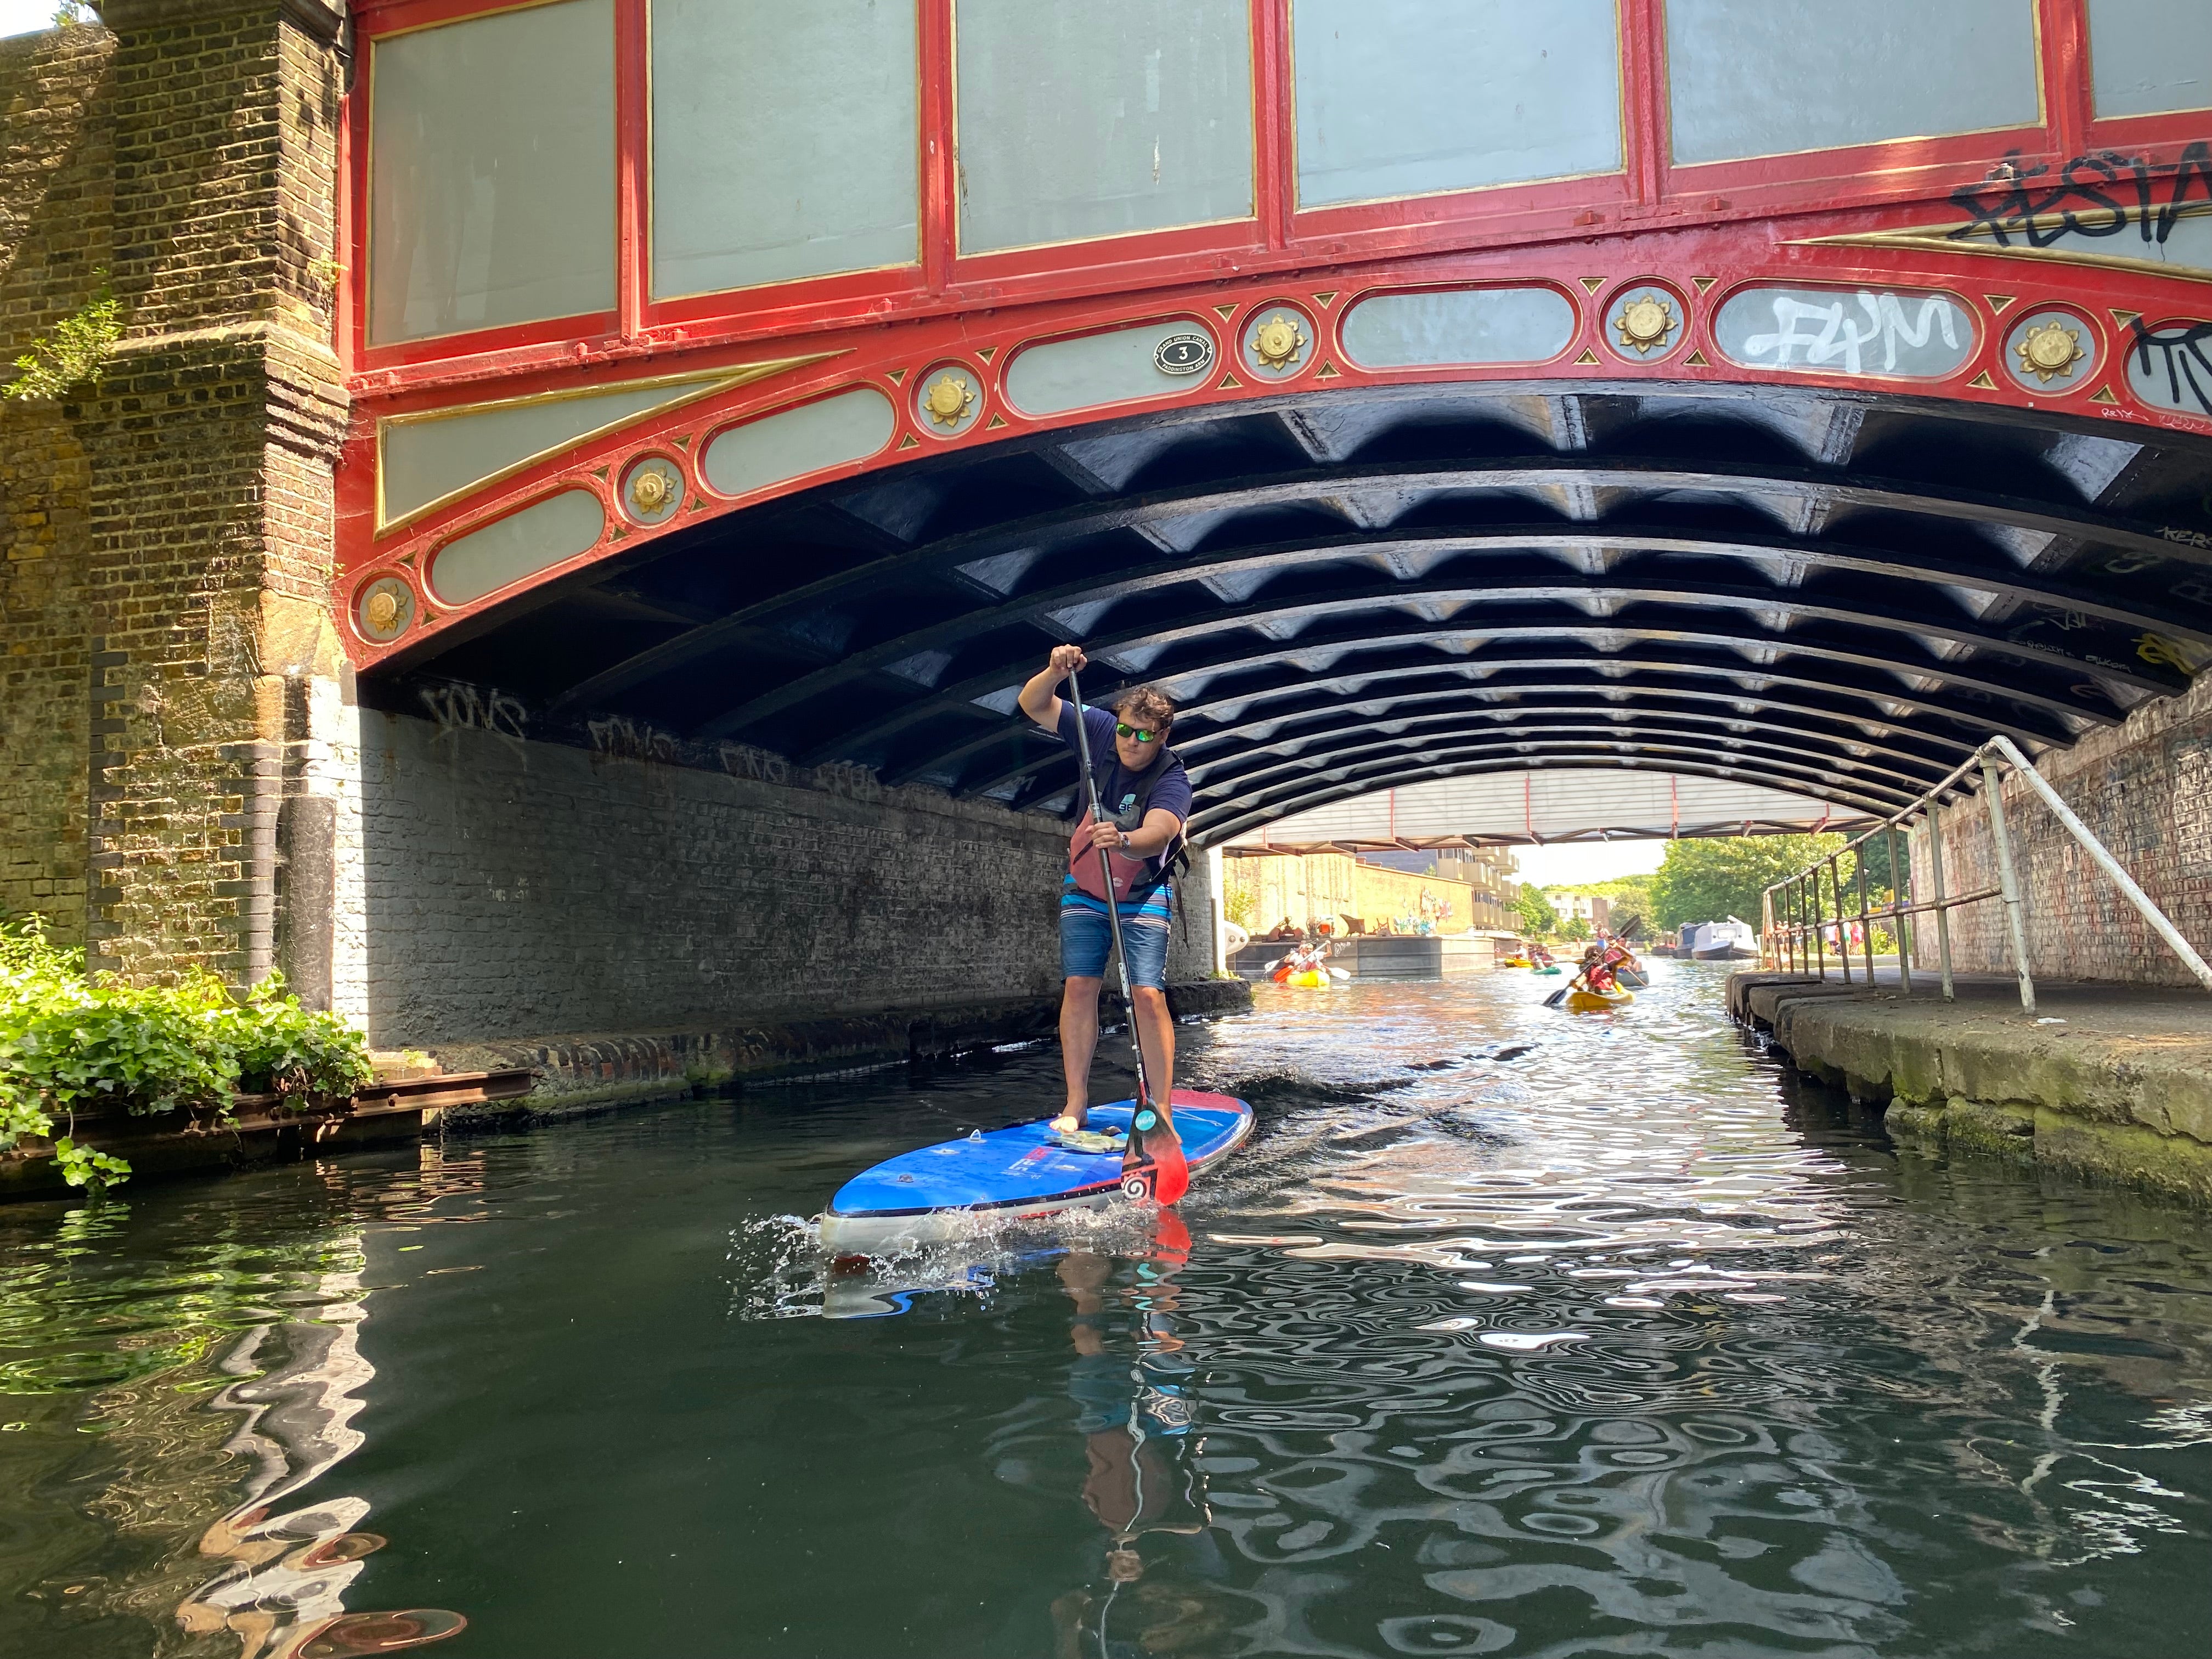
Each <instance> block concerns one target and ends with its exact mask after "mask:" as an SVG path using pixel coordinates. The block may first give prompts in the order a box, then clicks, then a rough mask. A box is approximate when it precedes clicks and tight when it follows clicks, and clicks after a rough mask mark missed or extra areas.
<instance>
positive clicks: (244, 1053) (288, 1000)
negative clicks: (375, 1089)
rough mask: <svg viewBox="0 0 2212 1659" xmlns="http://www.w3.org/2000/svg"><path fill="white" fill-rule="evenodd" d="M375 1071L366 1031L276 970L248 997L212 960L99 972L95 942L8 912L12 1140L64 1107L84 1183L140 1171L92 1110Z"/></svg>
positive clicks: (342, 1081) (76, 1175) (134, 1108)
mask: <svg viewBox="0 0 2212 1659" xmlns="http://www.w3.org/2000/svg"><path fill="white" fill-rule="evenodd" d="M370 1075H371V1073H370V1069H369V1063H368V1045H367V1043H366V1042H365V1041H364V1039H363V1038H362V1034H361V1033H360V1032H358V1031H356V1030H354V1029H353V1028H352V1027H351V1026H349V1025H348V1024H346V1023H345V1021H343V1019H341V1018H338V1017H337V1015H335V1014H327V1013H318V1012H314V1011H313V1010H311V1009H307V1008H302V1007H301V1006H300V1000H299V999H298V998H297V997H295V996H293V995H290V994H288V993H287V992H286V991H285V989H284V986H283V980H282V979H281V978H280V977H278V976H276V975H270V978H268V979H267V980H264V981H262V982H261V983H260V984H259V985H257V986H255V987H253V989H252V990H251V991H249V992H247V993H246V994H245V996H243V997H242V998H240V997H234V996H233V995H232V994H230V993H229V992H228V990H227V989H226V988H225V987H224V986H223V985H222V981H219V980H217V979H216V978H215V977H214V976H213V975H210V974H208V973H205V972H199V973H195V974H192V975H187V976H186V977H185V980H184V981H183V982H182V983H180V984H178V985H174V986H131V985H125V984H122V983H120V982H118V981H115V980H114V979H113V978H112V977H111V976H109V975H88V974H87V973H86V971H85V963H84V954H83V952H82V951H73V950H68V949H64V948H63V947H61V946H59V945H55V944H54V943H53V942H52V940H51V939H48V938H47V936H46V929H45V926H44V924H43V922H42V921H40V919H39V918H38V917H36V916H31V917H27V918H23V919H21V920H19V921H0V1147H4V1146H14V1145H15V1143H16V1142H17V1141H18V1140H20V1139H22V1138H23V1137H25V1136H27V1135H30V1136H46V1135H50V1134H52V1133H53V1131H54V1126H55V1121H56V1120H57V1118H60V1119H63V1120H65V1121H67V1123H68V1130H67V1132H66V1133H64V1134H63V1135H61V1136H60V1137H58V1139H56V1141H55V1155H56V1158H57V1160H58V1163H59V1164H60V1166H61V1169H62V1172H63V1174H64V1177H65V1178H66V1179H67V1180H68V1181H69V1182H70V1184H71V1185H72V1186H79V1187H85V1188H89V1189H90V1190H93V1191H94V1192H97V1191H99V1190H100V1188H104V1187H108V1186H112V1185H114V1184H115V1183H116V1182H119V1181H122V1180H124V1179H125V1178H126V1177H127V1176H129V1174H130V1165H129V1164H128V1163H126V1162H125V1160H123V1159H122V1158H117V1157H114V1156H113V1155H112V1154H110V1153H106V1152H98V1151H95V1150H94V1149H93V1148H91V1147H89V1146H86V1145H85V1144H84V1143H83V1142H82V1140H81V1139H78V1137H77V1134H76V1115H77V1114H78V1113H80V1112H82V1111H86V1110H89V1109H94V1108H100V1107H112V1106H118V1105H119V1106H121V1107H122V1108H123V1109H125V1111H127V1112H131V1113H134V1114H142V1115H143V1114H149V1113H155V1112H164V1111H169V1110H173V1109H176V1108H179V1107H201V1108H205V1107H210V1106H211V1107H214V1108H216V1109H218V1110H219V1111H222V1112H224V1113H226V1114H227V1113H228V1110H229V1108H230V1103H231V1099H232V1097H233V1095H234V1094H235V1093H236V1092H238V1091H241V1090H243V1091H246V1092H250V1093H254V1094H277V1095H282V1096H283V1097H286V1101H287V1103H289V1104H291V1105H294V1106H300V1105H304V1104H306V1103H308V1102H310V1101H313V1100H314V1099H317V1098H323V1097H330V1096H333V1095H344V1094H350V1093H352V1092H353V1091H355V1090H356V1089H358V1088H360V1087H362V1085H364V1084H366V1083H368V1081H369V1079H370Z"/></svg>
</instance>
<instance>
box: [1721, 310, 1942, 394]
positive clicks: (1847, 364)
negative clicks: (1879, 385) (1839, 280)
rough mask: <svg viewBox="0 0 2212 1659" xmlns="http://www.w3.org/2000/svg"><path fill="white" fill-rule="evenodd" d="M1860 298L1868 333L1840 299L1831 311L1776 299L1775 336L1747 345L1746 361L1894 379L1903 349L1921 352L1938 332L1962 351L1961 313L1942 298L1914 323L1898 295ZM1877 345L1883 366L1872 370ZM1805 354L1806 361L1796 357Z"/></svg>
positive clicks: (1751, 340)
mask: <svg viewBox="0 0 2212 1659" xmlns="http://www.w3.org/2000/svg"><path fill="white" fill-rule="evenodd" d="M1854 297H1855V298H1856V299H1857V301H1858V308H1859V310H1860V311H1861V312H1862V313H1864V315H1865V326H1864V327H1860V326H1859V325H1858V324H1857V321H1855V320H1854V319H1852V317H1851V316H1850V310H1849V306H1850V301H1847V300H1846V299H1845V298H1844V296H1842V295H1838V296H1837V297H1836V298H1835V299H1834V300H1832V301H1830V302H1829V303H1828V304H1826V305H1814V304H1810V303H1808V301H1804V300H1802V299H1799V298H1797V297H1796V295H1789V294H1778V295H1775V296H1774V332H1773V333H1771V334H1753V335H1752V336H1751V337H1748V338H1747V339H1746V340H1745V341H1744V343H1743V355H1744V358H1745V360H1746V361H1747V362H1756V363H1759V364H1760V365H1761V366H1762V367H1771V368H1789V367H1790V365H1791V364H1792V363H1793V362H1802V364H1803V365H1804V366H1805V367H1806V368H1829V367H1832V366H1835V365H1838V364H1840V365H1841V367H1842V369H1843V372H1844V374H1896V373H1897V363H1898V348H1899V346H1900V345H1905V346H1910V347H1911V348H1912V349H1915V350H1918V349H1922V348H1923V347H1925V346H1926V345H1927V343H1928V342H1929V338H1930V337H1931V335H1932V334H1933V333H1934V332H1936V331H1941V333H1942V338H1943V343H1944V344H1945V345H1947V346H1948V347H1950V348H1951V349H1952V350H1953V351H1954V352H1955V351H1957V350H1958V349H1959V322H1960V318H1959V308H1958V307H1956V306H1954V305H1953V304H1952V303H1951V301H1948V300H1947V299H1945V298H1944V297H1943V296H1942V295H1940V294H1931V295H1926V296H1924V297H1923V298H1922V299H1921V301H1920V313H1919V315H1918V316H1917V318H1908V316H1907V315H1906V313H1905V301H1904V300H1902V299H1900V298H1899V296H1898V295H1894V294H1869V293H1864V292H1862V293H1860V294H1858V295H1856V296H1854ZM1877 342H1879V343H1880V346H1881V367H1880V368H1869V367H1868V362H1867V359H1868V356H1869V355H1870V354H1869V352H1868V350H1867V348H1868V347H1869V346H1871V345H1874V344H1875V343H1877ZM1801 352H1802V354H1803V355H1802V356H1793V354H1796V353H1801Z"/></svg>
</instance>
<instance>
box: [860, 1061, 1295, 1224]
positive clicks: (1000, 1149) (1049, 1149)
mask: <svg viewBox="0 0 2212 1659" xmlns="http://www.w3.org/2000/svg"><path fill="white" fill-rule="evenodd" d="M1133 1104H1134V1102H1133V1101H1127V1100H1122V1101H1116V1102H1115V1103H1114V1104H1112V1105H1110V1106H1093V1107H1092V1108H1091V1114H1090V1117H1089V1120H1088V1121H1087V1123H1086V1125H1085V1127H1088V1128H1090V1129H1092V1130H1098V1131H1105V1132H1108V1133H1114V1134H1117V1135H1126V1134H1127V1133H1128V1129H1129V1112H1130V1108H1131V1107H1132V1106H1133ZM1175 1125H1176V1133H1178V1134H1179V1135H1180V1136H1181V1137H1182V1151H1183V1156H1184V1158H1187V1159H1188V1160H1189V1163H1190V1172H1191V1175H1192V1176H1193V1177H1196V1176H1199V1175H1200V1174H1201V1173H1203V1172H1204V1171H1206V1170H1210V1169H1212V1167H1213V1166H1214V1165H1215V1164H1218V1163H1220V1162H1221V1161H1222V1159H1224V1158H1227V1157H1228V1156H1229V1154H1230V1153H1231V1152H1235V1151H1236V1150H1237V1147H1239V1146H1243V1144H1244V1140H1245V1139H1246V1137H1248V1136H1249V1135H1250V1133H1252V1109H1251V1108H1250V1107H1249V1106H1248V1105H1246V1104H1245V1103H1243V1101H1241V1100H1232V1099H1231V1098H1230V1097H1228V1096H1227V1095H1209V1094H1200V1093H1197V1092H1195V1091H1191V1090H1187V1089H1178V1090H1176V1093H1175ZM1121 1201H1122V1194H1121V1153H1120V1152H1076V1151H1073V1150H1072V1149H1070V1148H1068V1147H1066V1146H1061V1145H1060V1144H1059V1142H1058V1141H1056V1140H1055V1139H1054V1138H1053V1133H1052V1120H1051V1119H1050V1118H1038V1119H1036V1121H1033V1122H1029V1123H1016V1124H1012V1125H1010V1126H1008V1127H1006V1128H1003V1129H991V1130H981V1129H979V1130H977V1131H976V1132H975V1133H974V1134H971V1135H969V1136H966V1137H965V1138H964V1139H959V1140H947V1141H942V1142H940V1143H939V1144H938V1145H937V1146H922V1147H918V1148H916V1149H915V1151H913V1152H901V1153H900V1154H899V1155H898V1156H897V1157H896V1158H887V1159H885V1160H884V1162H883V1163H881V1164H877V1165H876V1167H875V1168H874V1169H872V1170H863V1171H862V1172H861V1173H860V1174H859V1175H856V1176H854V1177H853V1178H852V1179H851V1180H850V1181H848V1182H846V1183H845V1184H844V1185H843V1186H842V1187H841V1188H838V1189H837V1195H836V1197H835V1198H833V1199H831V1200H829V1209H828V1210H827V1211H825V1212H823V1217H822V1243H823V1247H824V1248H826V1249H830V1250H833V1251H836V1252H837V1253H839V1254H841V1255H884V1254H885V1253H886V1252H889V1251H894V1250H899V1249H910V1248H912V1247H914V1246H916V1245H921V1244H927V1243H933V1242H935V1241H937V1240H939V1239H945V1238H954V1237H959V1236H960V1235H961V1234H963V1233H964V1232H967V1231H969V1230H970V1229H972V1228H973V1226H974V1225H975V1222H976V1221H978V1220H985V1221H1002V1220H1003V1221H1031V1220H1037V1219H1041V1218H1044V1217H1047V1216H1054V1215H1060V1214H1064V1213H1065V1212H1068V1211H1071V1210H1091V1209H1097V1208H1100V1207H1103V1206H1105V1205H1108V1204H1115V1203H1120V1202H1121Z"/></svg>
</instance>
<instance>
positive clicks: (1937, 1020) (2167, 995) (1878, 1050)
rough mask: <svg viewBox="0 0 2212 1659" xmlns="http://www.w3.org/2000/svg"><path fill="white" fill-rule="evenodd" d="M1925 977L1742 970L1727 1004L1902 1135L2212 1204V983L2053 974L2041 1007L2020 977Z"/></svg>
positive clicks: (1794, 1060) (2042, 990)
mask: <svg viewBox="0 0 2212 1659" xmlns="http://www.w3.org/2000/svg"><path fill="white" fill-rule="evenodd" d="M1915 988H1916V992H1917V994H1915V995H1913V996H1911V997H1905V996H1901V995H1899V994H1898V991H1897V989H1896V987H1895V985H1894V982H1893V981H1892V982H1891V983H1890V984H1888V985H1887V986H1883V985H1877V986H1876V987H1873V988H1871V989H1870V988H1869V987H1866V986H1865V985H1864V984H1863V983H1861V984H1858V985H1856V986H1853V987H1850V988H1848V989H1847V988H1846V987H1844V986H1842V985H1840V984H1838V983H1835V982H1833V981H1830V982H1827V983H1825V984H1824V983H1823V982H1821V981H1816V980H1813V979H1810V978H1809V977H1808V976H1803V975H1772V974H1768V975H1756V974H1742V975H1734V976H1732V977H1731V981H1730V983H1729V1008H1730V1011H1731V1012H1735V1013H1736V1015H1737V1017H1738V1018H1740V1019H1742V1020H1744V1021H1745V1023H1747V1024H1754V1025H1758V1026H1760V1027H1763V1028H1765V1029H1766V1030H1771V1033H1772V1041H1773V1044H1774V1047H1775V1048H1777V1049H1778V1050H1780V1051H1781V1052H1782V1053H1783V1054H1785V1055H1786V1056H1787V1057H1788V1058H1789V1060H1790V1062H1791V1064H1793V1065H1794V1066H1796V1067H1797V1068H1798V1069H1799V1070H1801V1071H1804V1072H1807V1073H1811V1074H1813V1075H1814V1076H1818V1077H1821V1078H1824V1079H1827V1080H1829V1081H1831V1082H1834V1083H1837V1084H1839V1085H1842V1086H1843V1087H1844V1088H1846V1089H1848V1090H1849V1091H1850V1093H1851V1095H1852V1096H1853V1097H1855V1098H1857V1099H1858V1100H1861V1101H1864V1102H1868V1103H1873V1104H1875V1105H1877V1106H1882V1107H1884V1108H1886V1111H1885V1120H1884V1121H1885V1123H1886V1125H1887V1127H1888V1128H1889V1130H1890V1132H1891V1133H1893V1135H1894V1136H1895V1137H1896V1138H1898V1139H1899V1140H1901V1141H1905V1142H1907V1143H1918V1144H1920V1145H1922V1146H1932V1147H1936V1148H1940V1149H1942V1150H1944V1151H1947V1152H1959V1153H1965V1154H1978V1155H1995V1156H2000V1157H2004V1158H2010V1159H2012V1160H2013V1161H2015V1162H2019V1163H2022V1164H2033V1165H2035V1166H2037V1167H2039V1168H2045V1169H2050V1170H2057V1171H2060V1172H2063V1173H2066V1174H2069V1175H2072V1176H2082V1177H2087V1178H2089V1179H2093V1180H2100V1181H2110V1182H2119V1183H2121V1184H2124V1185H2127V1186H2131V1187H2136V1188H2143V1189H2146V1190H2150V1191H2155V1192H2160V1193H2163V1194H2167V1195H2169V1196H2173V1197H2179V1198H2184V1199H2187V1200H2191V1201H2193V1202H2197V1203H2202V1204H2212V996H2207V995H2205V994H2203V992H2201V991H2197V990H2194V989H2191V990H2178V989H2173V988H2170V987H2136V986H2105V985H2080V984H2069V985H2048V984H2046V985H2041V986H2039V987H2037V1008H2036V1012H2034V1013H2033V1014H2029V1013H2027V1012H2025V1011H2024V1010H2023V1009H2022V1008H2021V1006H2020V1001H2019V988H2018V986H2017V983H2016V982H2015V981H2012V980H2009V979H1995V978H1990V979H1981V980H1976V981H1961V982H1960V984H1959V987H1958V997H1957V1000H1955V1001H1953V1002H1948V1003H1947V1002H1945V1001H1943V1000H1942V998H1941V997H1940V996H1938V995H1936V994H1935V993H1934V990H1933V987H1932V986H1929V987H1923V986H1919V985H1916V987H1915Z"/></svg>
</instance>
